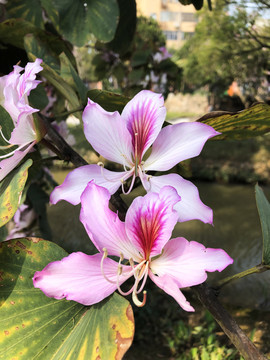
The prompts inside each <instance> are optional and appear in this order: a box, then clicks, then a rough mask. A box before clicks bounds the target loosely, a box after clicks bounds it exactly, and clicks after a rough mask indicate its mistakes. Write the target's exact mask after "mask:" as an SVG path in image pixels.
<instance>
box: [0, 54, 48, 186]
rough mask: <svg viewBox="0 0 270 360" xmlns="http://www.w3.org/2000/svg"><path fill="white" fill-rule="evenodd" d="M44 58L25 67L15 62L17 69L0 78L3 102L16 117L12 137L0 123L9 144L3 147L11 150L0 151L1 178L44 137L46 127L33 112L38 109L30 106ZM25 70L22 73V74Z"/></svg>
mask: <svg viewBox="0 0 270 360" xmlns="http://www.w3.org/2000/svg"><path fill="white" fill-rule="evenodd" d="M41 63H42V60H41V59H36V60H35V62H33V63H31V62H29V63H28V64H27V65H26V66H25V69H23V68H22V67H20V66H18V65H15V66H14V70H13V71H12V72H11V73H10V74H8V75H5V76H3V77H1V78H0V105H1V106H3V107H4V109H5V110H6V111H7V112H8V113H9V115H10V116H11V118H12V120H13V124H14V129H13V131H12V133H11V136H10V138H9V139H7V138H6V137H5V135H4V134H3V132H2V127H1V123H0V136H1V137H2V139H3V140H4V142H5V143H6V145H3V146H0V150H8V152H5V154H2V155H1V154H0V159H4V160H2V161H0V181H1V180H2V179H3V178H4V177H5V176H6V175H7V174H8V173H9V172H10V171H11V170H13V169H14V168H15V167H16V166H17V165H18V164H19V162H20V161H21V160H22V159H23V158H24V156H25V155H26V154H28V153H29V151H30V150H31V149H32V148H33V146H34V145H35V144H36V143H37V142H38V141H39V140H40V139H41V138H42V137H43V135H44V130H43V129H42V128H37V125H36V124H35V121H34V118H33V115H32V114H33V113H34V112H37V111H39V110H38V109H33V108H32V107H31V106H29V103H28V96H29V94H30V91H31V90H33V89H35V88H36V87H37V85H38V84H39V83H40V81H38V80H36V74H37V73H38V72H40V71H41V70H42V67H41V66H40V64H41ZM23 70H24V73H23V74H20V73H21V72H22V71H23Z"/></svg>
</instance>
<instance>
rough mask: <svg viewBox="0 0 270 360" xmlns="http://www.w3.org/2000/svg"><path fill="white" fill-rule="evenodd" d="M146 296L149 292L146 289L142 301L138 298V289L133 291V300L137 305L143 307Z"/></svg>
mask: <svg viewBox="0 0 270 360" xmlns="http://www.w3.org/2000/svg"><path fill="white" fill-rule="evenodd" d="M146 296H147V292H146V290H144V292H143V300H142V301H140V300H139V299H138V296H137V294H136V291H133V292H132V300H133V302H134V304H135V305H136V306H138V307H143V306H144V305H145V303H146Z"/></svg>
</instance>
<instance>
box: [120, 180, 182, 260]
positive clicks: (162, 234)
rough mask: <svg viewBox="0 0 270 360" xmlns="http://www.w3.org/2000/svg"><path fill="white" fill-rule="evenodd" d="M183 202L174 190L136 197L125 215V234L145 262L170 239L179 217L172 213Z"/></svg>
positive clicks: (162, 190) (156, 253) (159, 251)
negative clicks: (178, 203) (177, 204)
mask: <svg viewBox="0 0 270 360" xmlns="http://www.w3.org/2000/svg"><path fill="white" fill-rule="evenodd" d="M179 200H180V197H179V196H178V195H177V192H176V191H175V189H173V188H172V187H170V186H168V187H164V188H163V189H161V191H160V192H159V194H157V193H152V192H151V193H148V194H147V195H145V196H144V197H141V196H140V197H137V198H136V199H135V200H134V201H133V202H132V204H131V205H130V207H129V209H128V211H127V214H126V232H127V235H128V237H129V238H130V240H131V241H132V243H133V244H134V247H136V248H137V249H138V251H139V252H140V253H141V254H142V255H143V256H144V258H145V259H146V260H148V259H149V258H151V257H153V256H155V255H158V254H160V253H161V251H162V248H163V247H164V245H165V244H166V243H167V241H168V240H169V239H170V237H171V233H172V231H173V228H174V226H175V224H176V222H177V219H178V214H177V212H176V211H175V210H173V207H174V205H175V204H176V203H177V202H178V201H179Z"/></svg>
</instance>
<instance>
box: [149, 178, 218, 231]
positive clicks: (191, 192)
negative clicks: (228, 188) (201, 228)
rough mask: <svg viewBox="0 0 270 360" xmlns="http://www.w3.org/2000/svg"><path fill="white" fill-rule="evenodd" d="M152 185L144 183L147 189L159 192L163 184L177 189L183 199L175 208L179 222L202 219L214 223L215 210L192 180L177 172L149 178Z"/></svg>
mask: <svg viewBox="0 0 270 360" xmlns="http://www.w3.org/2000/svg"><path fill="white" fill-rule="evenodd" d="M148 182H149V183H150V187H149V186H147V185H146V184H144V187H145V190H146V191H154V192H159V191H160V189H161V188H162V187H163V186H166V185H170V186H172V187H174V188H175V189H176V191H177V192H178V194H179V196H180V197H181V201H180V202H178V203H177V204H176V205H175V207H174V209H175V210H176V211H177V212H178V215H179V219H178V221H179V222H183V221H188V220H194V219H197V220H201V221H203V222H204V223H209V224H213V211H212V209H210V208H209V207H208V206H206V205H205V204H204V203H203V202H202V201H201V199H200V196H199V191H198V189H197V187H196V186H195V185H194V184H192V182H191V181H188V180H185V179H183V178H182V177H181V176H180V175H177V174H168V175H162V176H153V177H151V178H148Z"/></svg>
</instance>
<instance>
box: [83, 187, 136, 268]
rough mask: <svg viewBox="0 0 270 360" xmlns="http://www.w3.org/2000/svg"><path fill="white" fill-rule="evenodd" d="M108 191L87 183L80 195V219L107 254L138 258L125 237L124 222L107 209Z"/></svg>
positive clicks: (91, 237)
mask: <svg viewBox="0 0 270 360" xmlns="http://www.w3.org/2000/svg"><path fill="white" fill-rule="evenodd" d="M109 200H110V193H109V191H108V190H107V189H105V188H103V187H100V186H97V185H95V184H94V183H89V184H88V185H87V187H86V189H85V191H84V192H83V194H82V196H81V203H82V207H81V213H80V220H81V222H82V223H83V225H84V227H85V230H86V232H87V234H88V235H89V237H90V239H91V240H92V242H93V243H94V245H95V246H96V248H97V249H98V250H99V251H100V252H102V251H103V248H106V249H107V251H108V254H109V255H116V256H118V257H119V256H120V254H121V253H122V254H123V255H124V257H125V258H126V259H130V258H133V259H134V260H135V261H136V260H137V259H139V253H138V251H137V249H136V248H135V247H134V245H133V244H132V243H131V242H130V240H129V238H128V237H127V234H126V230H125V224H124V223H123V222H122V221H121V220H120V219H119V218H118V215H117V214H116V213H114V212H113V211H111V210H110V209H109Z"/></svg>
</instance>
